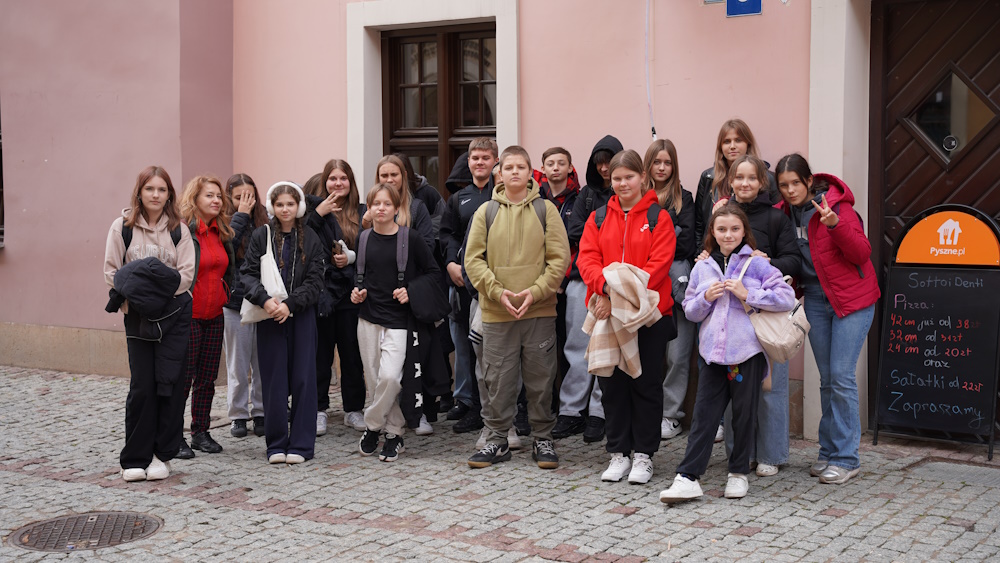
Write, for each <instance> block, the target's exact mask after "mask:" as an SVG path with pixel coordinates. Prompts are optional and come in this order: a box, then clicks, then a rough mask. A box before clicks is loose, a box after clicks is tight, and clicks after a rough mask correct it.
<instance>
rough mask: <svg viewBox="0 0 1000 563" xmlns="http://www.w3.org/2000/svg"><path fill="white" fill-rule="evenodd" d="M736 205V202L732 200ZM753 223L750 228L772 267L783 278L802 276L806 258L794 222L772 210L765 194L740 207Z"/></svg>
mask: <svg viewBox="0 0 1000 563" xmlns="http://www.w3.org/2000/svg"><path fill="white" fill-rule="evenodd" d="M732 201H733V202H734V203H736V200H735V199H733V200H732ZM738 205H739V206H740V209H742V210H743V211H744V212H745V213H746V214H747V218H749V219H750V228H751V229H752V230H753V236H754V239H756V241H757V250H760V251H761V252H763V253H765V254H767V256H768V257H769V258H770V259H771V265H772V266H774V267H775V268H777V269H779V270H781V274H782V275H783V276H792V277H795V276H798V275H799V269H800V268H801V267H802V255H801V254H800V253H799V246H798V242H797V241H796V238H795V230H794V229H793V228H792V221H791V219H789V218H788V216H787V215H785V214H784V212H782V211H781V210H780V209H776V208H774V207H771V196H770V194H768V193H767V192H764V191H762V192H761V193H759V194H757V199H755V200H753V201H751V202H750V203H738Z"/></svg>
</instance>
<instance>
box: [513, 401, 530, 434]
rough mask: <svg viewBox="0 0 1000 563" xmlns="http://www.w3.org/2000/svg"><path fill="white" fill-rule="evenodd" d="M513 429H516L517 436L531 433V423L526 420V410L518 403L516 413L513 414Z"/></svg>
mask: <svg viewBox="0 0 1000 563" xmlns="http://www.w3.org/2000/svg"><path fill="white" fill-rule="evenodd" d="M514 429H515V430H517V435H518V436H530V435H531V423H529V422H528V411H527V410H526V409H522V408H521V407H520V405H518V407H517V414H515V415H514Z"/></svg>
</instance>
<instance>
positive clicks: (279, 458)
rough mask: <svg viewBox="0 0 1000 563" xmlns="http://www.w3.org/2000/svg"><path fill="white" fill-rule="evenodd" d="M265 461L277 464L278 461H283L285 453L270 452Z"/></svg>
mask: <svg viewBox="0 0 1000 563" xmlns="http://www.w3.org/2000/svg"><path fill="white" fill-rule="evenodd" d="M267 462H268V463H270V464H271V465H277V464H279V463H285V454H283V453H281V452H278V453H276V454H271V455H270V456H269V457H268V458H267Z"/></svg>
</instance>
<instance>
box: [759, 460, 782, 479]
mask: <svg viewBox="0 0 1000 563" xmlns="http://www.w3.org/2000/svg"><path fill="white" fill-rule="evenodd" d="M777 474H778V466H777V465H771V464H770V463H758V464H757V476H758V477H771V476H772V475H777Z"/></svg>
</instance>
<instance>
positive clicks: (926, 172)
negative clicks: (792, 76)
mask: <svg viewBox="0 0 1000 563" xmlns="http://www.w3.org/2000/svg"><path fill="white" fill-rule="evenodd" d="M871 45H872V58H871V62H872V64H871V92H872V94H871V106H870V107H871V144H870V147H869V149H870V160H871V163H870V168H869V170H870V175H869V190H870V191H869V217H870V218H871V219H870V221H871V225H869V236H870V237H871V239H872V251H873V252H872V260H873V261H874V263H875V266H876V270H877V271H878V273H879V279H880V280H881V281H882V285H881V286H882V287H883V288H884V287H885V272H886V271H887V267H888V260H889V256H890V254H891V250H892V247H893V244H894V243H895V242H896V240H897V239H898V238H899V235H900V233H901V232H902V229H903V227H904V226H905V225H906V223H907V222H908V221H909V220H910V219H912V218H913V217H914V216H915V215H917V214H918V213H920V212H921V211H923V210H925V209H927V208H929V207H932V206H934V205H938V204H941V203H960V204H964V205H970V206H972V207H975V208H977V209H979V210H981V211H983V212H984V213H986V214H988V215H990V216H992V217H994V218H997V217H1000V0H954V1H951V0H935V1H924V2H914V1H900V0H875V1H874V2H873V3H872V42H871ZM880 325H881V312H880V311H877V312H876V315H875V323H873V326H872V331H871V333H870V335H871V340H870V342H871V343H872V344H873V345H871V346H869V348H868V356H869V358H868V365H869V371H868V373H869V391H870V395H869V396H870V397H875V396H876V395H875V385H876V383H877V381H876V379H877V378H876V377H874V375H873V374H875V373H877V367H878V351H879V350H880V349H881V346H880V345H879V343H878V341H877V339H878V335H879V334H880V333H881V332H880ZM873 408H874V402H873V401H869V420H871V418H870V416H871V414H872V412H873Z"/></svg>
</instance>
